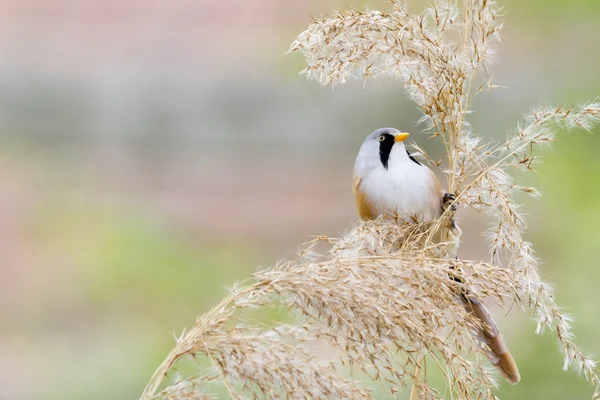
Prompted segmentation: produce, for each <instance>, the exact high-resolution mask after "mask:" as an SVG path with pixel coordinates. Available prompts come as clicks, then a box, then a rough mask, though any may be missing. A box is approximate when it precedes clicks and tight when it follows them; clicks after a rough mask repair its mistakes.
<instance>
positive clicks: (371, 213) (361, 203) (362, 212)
mask: <svg viewBox="0 0 600 400" xmlns="http://www.w3.org/2000/svg"><path fill="white" fill-rule="evenodd" d="M361 183H362V182H361V178H359V177H358V176H355V177H354V181H353V183H352V192H353V193H354V200H355V201H356V210H357V211H358V215H359V216H360V219H362V220H371V219H375V218H377V213H376V212H375V210H374V209H373V206H372V205H371V204H370V202H369V199H368V198H367V195H366V194H365V192H364V191H363V189H362V187H361Z"/></svg>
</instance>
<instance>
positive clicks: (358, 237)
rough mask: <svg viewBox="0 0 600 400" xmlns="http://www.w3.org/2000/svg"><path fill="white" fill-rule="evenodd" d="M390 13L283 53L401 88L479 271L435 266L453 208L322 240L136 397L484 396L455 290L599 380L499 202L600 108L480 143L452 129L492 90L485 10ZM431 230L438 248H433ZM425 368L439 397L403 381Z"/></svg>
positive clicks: (344, 23)
mask: <svg viewBox="0 0 600 400" xmlns="http://www.w3.org/2000/svg"><path fill="white" fill-rule="evenodd" d="M392 5H393V9H392V11H391V12H390V13H382V12H379V11H367V12H358V11H347V12H337V13H335V14H334V15H333V16H332V17H330V18H323V19H319V20H316V21H315V22H314V23H313V24H312V25H311V26H310V27H309V28H308V29H307V30H306V31H305V32H303V33H302V34H300V35H299V36H298V38H297V40H296V41H295V42H294V43H293V44H292V46H291V48H290V50H291V51H298V52H301V53H303V54H304V56H305V57H306V60H307V63H308V66H307V68H306V69H305V71H304V73H305V74H306V75H307V76H308V77H309V78H314V79H317V80H318V81H320V82H321V83H322V84H341V83H344V82H346V81H347V80H348V79H350V78H358V79H366V78H368V77H370V76H378V75H387V76H392V77H394V78H398V79H399V80H401V81H402V83H403V85H404V88H405V90H406V92H407V93H408V95H409V97H410V98H411V99H412V100H413V101H415V103H416V104H417V106H418V107H419V108H420V109H421V111H422V112H423V118H422V121H421V122H422V123H424V124H425V127H426V131H427V132H429V133H431V134H432V136H433V137H439V138H440V139H441V140H442V141H443V143H444V145H445V149H446V157H445V159H444V160H443V166H442V167H443V172H444V173H445V174H446V176H447V180H448V186H449V191H450V192H453V193H455V194H456V202H457V203H460V204H461V205H464V206H466V207H470V208H473V209H475V210H477V211H479V212H481V213H482V214H485V215H487V216H488V217H490V218H492V220H493V224H492V226H491V228H490V230H489V232H488V238H489V245H490V253H491V255H492V257H491V260H490V262H475V261H467V260H459V259H454V258H453V257H452V258H451V259H449V258H448V257H447V255H448V254H452V253H453V251H454V249H455V247H456V246H457V242H456V240H455V239H456V238H453V237H452V236H451V235H449V234H448V232H449V231H448V229H447V228H448V224H449V221H450V219H451V218H452V216H453V215H452V214H453V210H452V208H448V209H447V210H446V212H445V213H444V215H442V217H441V218H440V219H439V220H437V221H434V222H433V223H428V224H416V223H414V222H413V221H402V220H396V221H393V220H389V219H388V220H383V219H380V220H376V221H372V222H361V223H359V224H358V225H357V226H356V227H355V228H353V229H352V230H350V231H349V232H347V233H346V234H345V235H344V236H343V237H342V238H339V239H332V238H326V237H320V238H318V239H316V240H315V241H313V242H311V243H310V244H309V245H308V246H307V247H306V248H305V249H304V250H303V251H302V252H301V254H300V257H299V258H298V259H296V260H290V261H282V262H280V263H279V264H278V265H276V266H275V267H273V268H271V269H267V270H265V271H262V272H259V273H257V274H255V276H254V278H253V283H251V284H248V285H247V286H245V287H241V288H237V287H236V288H234V290H233V291H232V292H231V293H230V294H229V295H228V296H227V297H226V298H225V299H224V300H223V301H222V302H221V303H220V304H219V305H217V306H216V307H215V308H213V309H212V310H211V311H210V312H208V313H206V314H204V315H203V316H202V317H200V318H199V319H198V321H197V322H196V324H195V326H194V327H193V328H192V329H191V330H190V331H188V332H185V333H184V334H182V336H181V337H180V338H179V339H178V340H177V344H176V346H175V348H174V349H173V350H172V352H171V353H170V354H169V356H168V357H167V358H166V359H165V361H164V362H163V363H162V365H161V366H160V367H159V368H158V370H157V371H156V372H155V374H154V375H153V377H152V378H151V380H150V382H149V384H148V386H147V387H146V389H145V391H144V393H143V395H142V398H143V399H152V398H168V399H180V398H181V399H187V398H195V397H194V396H197V397H198V398H203V396H209V395H208V394H204V393H205V391H208V389H207V384H208V383H209V382H215V381H218V382H221V383H222V385H224V387H225V388H226V389H227V390H228V391H229V395H230V396H231V397H232V398H246V397H248V396H249V397H257V398H322V399H328V398H344V399H346V398H348V399H365V398H371V397H372V393H371V392H370V391H369V390H367V389H363V388H361V386H360V385H359V384H358V383H357V382H355V381H353V380H352V379H351V378H348V377H347V376H348V373H351V372H352V371H356V370H358V371H362V373H364V374H366V375H367V376H369V377H370V378H371V379H373V380H379V381H381V382H383V384H384V385H386V386H387V387H388V388H389V390H390V391H391V392H392V393H394V392H395V391H398V390H402V389H404V388H406V387H407V386H408V385H413V393H415V395H416V396H419V398H423V399H430V398H431V399H437V398H446V397H450V398H460V399H466V398H485V399H492V398H495V397H494V395H493V393H492V391H493V389H494V388H495V387H496V383H495V381H494V378H493V375H492V373H491V371H490V370H489V369H488V367H487V365H486V364H485V363H482V362H480V359H481V358H484V357H481V356H484V355H486V354H487V351H488V350H489V349H487V348H486V347H485V346H482V345H481V344H480V342H478V341H477V340H474V338H473V335H474V332H478V331H479V330H481V329H482V328H484V327H482V326H481V324H482V322H481V320H479V319H477V318H476V317H475V316H474V315H473V313H471V312H469V311H468V310H467V309H466V308H465V306H463V305H462V303H461V301H460V300H459V297H460V296H461V294H464V293H469V296H476V297H477V298H481V299H483V298H490V299H493V300H495V301H496V302H497V303H498V304H500V305H501V306H504V305H506V306H513V305H516V306H517V307H518V308H521V309H525V310H528V311H529V312H531V313H532V314H533V315H535V317H536V319H537V324H538V327H537V332H538V333H541V332H542V331H543V330H544V328H551V329H552V330H554V331H555V333H556V336H557V338H558V342H559V344H560V346H561V348H562V351H563V353H564V357H565V362H564V367H565V369H566V368H569V367H574V368H575V369H578V370H579V371H580V372H582V373H583V374H584V376H585V377H586V379H588V380H589V381H590V382H591V383H592V384H599V383H600V380H599V379H598V371H597V369H596V365H595V363H594V362H593V361H592V360H591V359H590V358H588V357H587V356H586V355H584V353H582V352H581V351H580V350H579V349H578V347H577V346H576V344H575V342H574V335H573V334H572V332H571V330H570V326H569V318H568V317H567V316H566V315H565V314H563V313H562V312H561V310H560V308H559V307H558V306H557V304H556V303H555V301H554V298H553V294H552V289H551V287H550V286H549V285H547V284H546V283H544V282H543V281H542V280H541V278H540V275H539V268H538V267H539V265H538V260H537V259H536V257H535V254H534V252H533V247H532V245H531V243H529V242H527V241H525V240H524V239H523V231H524V229H525V228H526V223H525V219H524V217H523V215H522V214H521V206H520V205H518V204H516V203H515V202H514V199H513V194H514V192H515V191H523V192H525V193H528V194H530V195H532V196H535V197H537V196H539V193H538V192H537V190H536V189H535V188H531V187H524V186H521V185H519V183H518V182H517V181H516V180H515V178H513V176H512V175H511V171H513V170H524V171H527V170H533V168H534V167H535V165H536V162H537V158H538V157H539V156H538V155H537V152H536V149H537V147H539V146H540V145H544V144H546V143H549V142H551V141H552V140H553V139H554V137H555V134H556V129H557V128H567V129H572V128H583V129H588V130H589V129H591V127H592V126H593V125H594V124H596V123H597V122H598V121H599V120H600V103H599V102H598V101H596V102H591V103H589V104H586V105H580V106H574V107H569V108H566V107H564V106H560V107H550V106H546V107H542V108H540V109H538V110H535V111H533V112H532V113H531V114H530V115H528V116H526V117H524V119H523V121H522V122H521V123H520V124H519V125H518V126H517V128H516V130H515V131H514V132H511V133H510V134H509V135H508V137H507V140H506V142H504V143H502V144H501V145H496V146H493V145H491V144H487V143H486V142H485V141H484V140H483V139H482V138H481V137H479V136H477V135H475V134H474V133H473V132H472V131H471V129H470V125H469V124H468V122H467V120H466V117H467V115H468V113H469V106H470V103H471V100H472V97H473V96H474V95H475V94H477V93H478V92H480V91H482V90H489V89H493V88H494V87H495V86H494V85H493V83H492V79H491V78H492V74H491V71H490V67H489V63H490V60H491V58H492V56H493V54H494V49H493V44H494V43H495V42H496V41H498V40H499V33H500V30H501V28H502V23H501V19H500V17H501V16H500V13H499V10H498V8H497V7H496V5H495V3H494V2H493V1H490V0H465V1H464V5H463V7H462V8H459V7H457V5H456V4H455V2H453V1H452V2H450V1H444V0H435V1H434V2H433V4H432V5H431V6H430V7H429V8H427V9H426V10H424V11H423V12H422V13H420V14H410V13H409V12H408V10H407V7H406V4H405V3H404V2H402V1H399V0H394V1H392ZM419 152H420V153H421V154H422V155H423V158H424V159H426V160H427V156H426V154H424V152H423V151H422V150H420V149H419ZM436 232H441V233H442V236H441V238H434V236H435V235H436ZM440 239H441V240H440ZM321 242H327V243H329V244H330V246H331V248H330V250H329V251H328V252H327V253H325V254H324V255H320V254H317V253H316V252H315V251H314V250H315V248H316V247H315V246H316V245H317V244H319V243H321ZM502 260H504V261H505V262H506V265H505V266H504V267H501V266H500V265H501V261H502ZM282 304H283V305H285V306H286V307H287V308H289V309H290V310H293V311H296V312H297V313H298V314H300V315H299V319H298V321H297V322H296V323H295V325H292V326H283V325H280V326H276V327H275V328H264V327H263V328H261V327H260V326H256V324H253V323H251V322H249V321H245V320H244V319H243V318H241V317H240V316H239V313H237V311H239V310H242V309H246V308H253V307H267V306H276V305H282ZM314 343H318V344H319V346H326V347H327V348H334V349H336V352H335V356H334V357H333V358H334V360H333V361H331V360H330V361H329V362H326V361H325V360H323V359H322V358H320V357H317V353H318V351H316V350H315V349H314V346H312V345H314ZM184 357H203V358H205V359H207V360H209V361H210V362H211V363H212V369H210V370H209V371H206V375H204V376H203V377H201V378H198V377H195V378H187V379H186V378H184V379H183V380H178V381H176V382H175V383H173V384H171V385H169V386H167V387H166V388H165V389H164V390H163V391H162V392H160V393H158V390H159V388H160V386H161V384H162V382H163V380H164V379H165V377H166V376H167V373H168V372H169V371H171V370H173V368H174V367H175V365H176V363H177V362H178V361H179V360H181V359H182V358H184ZM426 362H428V364H427V365H429V366H433V367H435V368H439V369H440V370H441V371H442V373H443V374H444V376H445V378H446V387H445V388H443V389H440V388H433V387H430V386H429V385H428V382H427V380H426V379H425V378H424V376H421V374H420V373H418V372H417V371H420V370H421V369H423V368H424V367H425V363H426ZM157 393H158V394H157Z"/></svg>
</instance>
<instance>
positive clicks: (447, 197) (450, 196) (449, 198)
mask: <svg viewBox="0 0 600 400" xmlns="http://www.w3.org/2000/svg"><path fill="white" fill-rule="evenodd" d="M454 201H456V195H455V194H454V193H444V197H443V198H442V208H443V210H444V211H446V210H447V209H448V206H450V205H452V208H451V211H456V203H454Z"/></svg>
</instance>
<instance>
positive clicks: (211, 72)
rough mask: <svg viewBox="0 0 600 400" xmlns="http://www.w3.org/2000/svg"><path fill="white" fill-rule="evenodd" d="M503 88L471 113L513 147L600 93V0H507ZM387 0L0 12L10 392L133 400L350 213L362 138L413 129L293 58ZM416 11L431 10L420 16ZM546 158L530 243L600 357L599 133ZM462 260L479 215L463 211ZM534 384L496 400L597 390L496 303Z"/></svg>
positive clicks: (389, 90) (182, 1)
mask: <svg viewBox="0 0 600 400" xmlns="http://www.w3.org/2000/svg"><path fill="white" fill-rule="evenodd" d="M502 3H503V4H504V6H505V11H506V25H505V30H504V38H503V41H502V43H501V45H500V48H499V53H498V56H497V62H496V64H497V66H496V83H497V84H500V85H504V86H506V87H507V89H503V90H497V91H494V92H492V93H486V94H483V95H481V96H480V97H479V98H477V100H476V104H475V105H474V109H475V112H474V114H473V115H472V122H473V126H474V128H475V130H476V131H478V132H482V133H483V134H484V135H485V136H486V137H488V138H490V140H492V139H499V140H501V139H502V138H503V137H504V135H505V134H506V132H507V131H509V130H510V129H511V128H513V127H515V126H516V123H517V121H518V118H519V116H520V115H521V114H522V113H523V112H525V111H526V110H528V109H529V108H531V107H532V106H535V105H536V104H539V103H540V102H544V101H545V102H551V103H553V104H557V103H562V102H566V103H570V102H574V101H578V100H584V99H593V98H595V97H597V96H598V95H599V94H600V90H599V89H600V78H599V75H598V66H599V64H600V50H599V47H598V39H599V37H600V36H599V35H600V32H599V28H598V27H599V26H600V3H598V2H596V1H594V0H577V1H559V0H545V1H544V0H529V1H527V2H521V1H517V0H506V1H503V2H502ZM348 5H351V6H354V7H357V8H363V7H364V6H365V5H366V6H368V7H371V8H385V7H387V3H386V2H384V1H373V2H369V3H365V2H361V1H336V0H326V1H319V0H310V1H304V2H292V1H276V0H245V1H244V0H229V1H206V0H195V1H191V0H176V1H167V0H155V1H141V0H126V1H123V0H121V1H116V0H110V1H91V0H88V1H82V0H46V1H35V0H19V1H8V0H1V1H0V54H1V55H2V56H1V57H0V89H1V90H0V141H1V142H0V199H1V200H0V249H1V251H0V300H1V301H0V324H1V325H0V326H1V328H0V399H106V398H110V399H125V398H136V397H137V396H139V394H140V393H141V389H142V388H143V386H144V384H145V382H146V381H147V379H148V378H149V376H150V375H151V373H152V372H153V370H154V368H155V367H156V366H157V365H158V363H159V362H160V361H161V360H162V358H163V357H164V356H165V354H166V353H167V352H168V350H169V349H170V348H171V347H172V345H173V338H172V334H173V333H178V332H180V331H181V329H182V328H183V327H184V326H190V325H191V324H192V323H193V321H194V319H195V317H196V316H197V315H199V314H201V313H202V312H204V311H206V310H207V309H208V308H209V307H210V306H211V305H213V304H215V303H216V302H217V301H218V300H219V299H220V298H221V297H222V296H223V295H224V294H225V293H226V288H227V287H228V286H229V285H231V284H232V283H233V282H234V281H236V280H240V279H243V278H245V277H248V276H250V275H251V274H252V272H253V271H255V270H257V269H258V268H261V267H265V266H269V265H271V264H273V263H274V262H275V261H276V260H277V259H278V258H280V257H285V256H289V255H291V254H293V253H294V251H295V250H296V249H297V247H298V245H299V244H300V243H302V242H304V241H306V240H307V239H309V238H310V236H311V235H317V234H330V235H336V234H338V233H339V232H341V231H343V230H345V229H346V228H348V227H349V226H351V224H352V223H353V222H354V221H355V219H356V216H355V212H354V209H353V207H354V205H353V199H352V196H351V189H350V186H351V183H350V181H351V170H352V163H353V160H354V156H355V154H356V151H357V149H358V147H359V145H360V143H361V141H362V139H363V138H364V136H365V135H366V134H368V133H369V132H371V131H372V130H374V129H376V128H378V127H382V126H393V127H397V128H400V129H403V130H407V131H410V132H413V133H414V135H412V136H411V139H413V140H414V141H415V142H417V143H418V144H419V145H421V146H423V147H425V148H426V149H428V150H429V151H430V152H431V154H440V148H439V146H438V144H437V143H435V142H433V141H429V140H427V138H426V136H425V135H418V132H419V129H420V128H419V127H417V126H415V121H416V120H417V119H418V118H419V114H418V112H417V110H416V109H415V107H414V106H413V104H411V103H410V102H409V101H408V100H407V99H406V97H405V95H404V94H403V92H402V88H401V86H400V85H399V84H398V83H397V82H393V81H389V80H385V79H381V80H372V81H369V82H367V85H366V86H365V87H364V88H363V85H362V83H360V82H354V83H351V84H348V85H346V86H341V87H337V88H336V89H335V90H332V89H331V88H329V87H320V86H319V85H318V84H316V83H315V82H308V81H306V80H305V79H304V78H303V77H300V76H299V75H298V72H299V71H300V70H301V69H302V68H303V60H302V58H301V57H300V56H298V55H284V54H283V53H284V52H285V51H286V50H287V47H288V45H289V43H291V41H292V40H293V39H294V37H295V35H296V34H297V33H299V32H300V31H302V30H303V29H304V28H305V27H306V26H307V25H308V24H309V23H310V21H311V19H310V17H309V14H312V15H316V16H318V15H322V14H324V13H326V12H329V11H331V10H332V9H335V8H345V7H346V6H348ZM414 7H415V8H418V7H419V3H418V2H415V6H414ZM559 139H560V140H559V142H558V143H556V144H555V146H554V147H553V148H552V149H550V150H546V151H544V154H543V156H544V161H545V162H544V165H542V166H541V167H540V168H539V172H540V174H541V175H542V176H543V177H544V178H543V179H542V178H540V177H539V176H536V175H532V176H531V177H528V178H527V180H528V181H529V182H530V183H532V184H535V185H537V186H538V187H539V188H540V190H541V191H542V193H543V194H544V197H543V198H542V199H541V200H539V201H535V202H534V201H529V200H526V199H524V200H526V201H527V208H526V210H527V211H528V213H529V221H530V228H529V234H528V238H529V239H530V240H532V241H533V242H534V243H535V245H536V248H537V249H538V253H539V255H540V256H541V257H542V258H543V259H544V261H545V262H544V265H543V268H544V275H545V276H546V277H547V279H548V280H550V281H552V282H555V283H556V288H557V299H558V301H559V302H560V303H561V304H565V305H566V308H567V310H568V311H569V312H570V313H572V314H574V315H575V316H576V321H575V332H576V333H577V334H578V335H579V339H580V340H579V341H580V343H581V344H582V347H583V348H584V349H586V350H588V351H590V352H596V353H600V344H599V342H598V334H599V332H600V319H599V318H600V309H599V305H600V294H599V293H600V292H599V291H598V287H599V284H600V268H599V265H598V256H597V253H596V249H597V247H598V242H599V241H600V228H599V226H600V200H599V198H600V184H599V183H600V130H598V129H596V131H595V134H589V133H586V132H581V131H577V132H573V133H571V134H567V133H566V132H562V133H561V134H560V135H559ZM461 213H462V214H461V225H462V227H463V230H464V231H465V238H464V240H465V243H464V246H463V247H462V249H461V253H462V256H463V257H465V258H475V259H482V258H485V257H487V250H486V249H485V247H484V240H483V238H482V237H481V234H482V232H483V230H484V228H485V220H482V218H481V217H480V216H477V215H473V214H469V213H465V212H464V211H461ZM496 311H497V315H498V319H499V322H500V324H501V325H502V326H503V328H504V330H505V336H506V337H507V339H508V343H509V344H510V346H511V347H512V348H513V353H514V355H515V358H516V359H517V361H518V362H519V364H520V366H521V372H522V377H523V381H522V383H520V384H519V385H518V386H516V387H509V386H505V385H504V384H502V387H501V390H500V392H499V394H500V397H501V398H504V399H527V398H531V399H538V398H540V399H542V398H543V399H565V398H570V399H579V398H590V397H591V393H592V389H591V388H589V387H588V386H587V385H586V383H585V382H584V380H583V378H580V377H577V376H576V374H575V373H573V372H562V371H561V367H562V362H561V357H560V356H559V354H558V351H557V348H556V345H555V342H554V339H553V338H552V335H551V334H547V335H545V336H542V337H538V336H535V335H534V334H533V331H534V329H535V326H534V324H533V323H531V322H530V321H529V319H528V316H527V315H525V314H522V313H519V311H518V310H513V311H511V312H510V313H509V314H508V316H507V317H504V315H505V314H506V313H505V312H503V311H502V310H496Z"/></svg>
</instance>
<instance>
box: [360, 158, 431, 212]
mask: <svg viewBox="0 0 600 400" xmlns="http://www.w3.org/2000/svg"><path fill="white" fill-rule="evenodd" d="M361 186H362V191H363V193H364V196H365V198H366V201H367V202H368V203H369V204H370V205H371V208H372V209H373V212H374V214H376V215H385V214H394V213H397V214H398V215H399V216H401V217H403V218H405V219H410V218H413V217H416V218H417V219H418V220H419V221H421V222H423V221H430V220H432V219H435V218H438V217H439V215H440V207H441V203H440V201H441V194H440V193H439V190H438V187H437V181H436V178H435V176H433V174H432V173H431V171H430V170H429V169H427V168H426V167H423V166H420V165H418V164H415V167H411V168H404V169H390V170H386V169H383V168H381V169H374V170H372V171H370V173H369V174H368V175H367V176H365V177H364V178H363V179H362V185H361Z"/></svg>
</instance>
